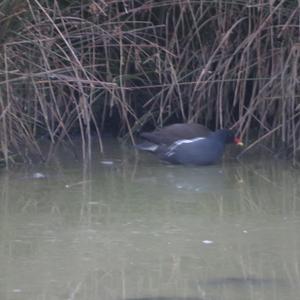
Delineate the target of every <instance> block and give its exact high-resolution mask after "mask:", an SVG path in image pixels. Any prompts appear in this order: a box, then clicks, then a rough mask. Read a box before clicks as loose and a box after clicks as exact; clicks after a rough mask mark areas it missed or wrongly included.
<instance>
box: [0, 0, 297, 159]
mask: <svg viewBox="0 0 300 300" xmlns="http://www.w3.org/2000/svg"><path fill="white" fill-rule="evenodd" d="M299 12H300V10H299V7H298V2H297V1H294V0H289V1H288V0H281V1H267V0H252V1H251V0H219V1H205V0H198V1H192V0H161V1H158V0H149V1H147V0H146V1H142V0H140V1H137V0H135V1H134V0H94V1H92V0H85V1H79V0H74V1H68V0H60V1H55V0H52V1H50V0H48V1H47V0H27V1H25V0H13V1H12V0H10V1H9V0H2V1H0V24H1V32H0V46H1V48H0V53H1V55H0V132H1V135H0V142H1V156H2V160H3V161H5V162H6V164H8V163H9V162H10V160H11V157H12V156H11V153H12V152H17V153H23V152H24V149H26V151H29V152H35V153H39V154H40V155H42V151H41V149H40V143H39V142H38V140H39V138H40V137H41V136H43V135H46V136H47V137H48V138H49V139H50V141H51V143H52V144H55V145H57V144H59V143H61V142H62V141H63V140H65V139H66V138H67V139H71V134H72V133H73V132H79V133H80V137H81V139H82V149H83V156H84V158H89V157H90V156H91V143H92V139H95V137H94V135H93V134H92V133H94V132H96V134H97V139H98V141H99V146H100V150H101V151H103V147H105V145H103V144H102V134H103V133H104V132H106V131H114V132H116V133H118V134H119V135H120V136H124V135H126V136H128V137H129V138H130V139H131V141H132V142H134V135H135V133H136V131H138V130H140V128H141V127H144V128H153V127H155V126H162V125H164V124H167V123H171V122H175V121H182V122H200V123H203V124H206V125H207V126H209V127H210V128H212V129H214V128H219V127H234V128H236V129H237V130H238V131H240V133H241V135H242V137H243V138H244V139H245V140H246V141H247V142H248V145H249V148H251V147H254V146H256V145H258V144H259V145H264V146H266V147H268V149H269V150H270V151H272V152H271V153H278V152H281V151H282V150H285V152H286V153H287V154H288V157H289V158H291V159H292V160H293V162H294V163H296V161H297V156H298V159H299V152H300V151H299V147H300V137H299V136H300V101H299V94H298V93H299V84H298V81H299V74H298V72H299V53H300V42H299V34H300V24H299V22H300V18H299Z"/></svg>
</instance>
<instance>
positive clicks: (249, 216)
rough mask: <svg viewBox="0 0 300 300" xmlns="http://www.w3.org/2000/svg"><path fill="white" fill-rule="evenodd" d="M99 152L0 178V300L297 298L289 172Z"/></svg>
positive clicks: (293, 187) (251, 164)
mask: <svg viewBox="0 0 300 300" xmlns="http://www.w3.org/2000/svg"><path fill="white" fill-rule="evenodd" d="M105 145H106V146H105V155H100V154H97V155H95V156H94V158H93V162H92V166H91V168H84V167H83V165H82V163H81V162H79V161H76V160H74V157H73V156H72V155H71V154H70V152H68V151H66V150H65V151H63V152H62V153H60V155H58V156H57V157H56V159H53V161H52V162H51V163H49V164H47V165H31V166H20V167H15V168H14V169H12V170H9V171H5V170H1V174H0V186H1V198H0V226H1V227H0V228H1V229H0V270H1V272H0V299H1V300H8V299H9V300H11V299H22V300H34V299H43V300H48V299H49V300H50V299H51V300H54V299H55V300H56V299H93V300H94V299H95V300H96V299H97V300H99V299H101V300H124V299H127V300H129V299H130V300H132V299H139V300H184V299H187V300H188V299H190V300H191V299H193V300H196V299H197V300H200V299H208V300H210V299H211V300H223V299H224V300H225V299H226V300H227V299H228V300H229V299H230V300H235V299H239V300H240V299H243V300H247V299H251V300H254V299H255V300H257V299H261V300H267V299H268V300H269V299H272V300H273V299H275V300H276V299H280V300H285V299H288V300H293V299H295V300H296V299H299V294H300V275H299V274H300V268H299V261H300V251H299V249H300V235H299V232H300V194H299V190H300V179H299V178H300V177H299V175H300V171H299V170H296V169H293V168H292V167H290V166H289V164H288V163H286V162H283V161H276V160H272V159H266V158H265V157H257V156H256V157H249V158H244V159H243V160H241V161H236V160H232V159H230V158H228V156H227V157H226V159H225V160H224V162H223V163H222V164H219V165H216V166H209V167H184V166H170V165H166V164H164V163H161V162H159V161H157V160H156V159H155V158H154V157H152V156H151V155H148V154H147V153H139V154H138V155H136V154H135V152H134V151H133V150H132V149H130V148H129V147H121V146H120V145H119V144H118V143H117V142H116V141H113V140H107V141H105ZM37 174H39V175H37Z"/></svg>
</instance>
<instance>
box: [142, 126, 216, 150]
mask: <svg viewBox="0 0 300 300" xmlns="http://www.w3.org/2000/svg"><path fill="white" fill-rule="evenodd" d="M210 133H211V131H210V130H209V129H208V128H207V127H205V126H203V125H200V124H196V123H189V124H187V123H177V124H172V125H169V126H166V127H163V128H159V129H156V130H154V131H151V132H142V133H140V135H139V136H140V138H141V139H142V142H141V143H138V144H137V145H136V147H137V148H138V149H140V150H144V151H151V152H155V151H156V150H157V149H158V146H160V145H166V146H170V145H171V144H173V143H174V142H176V141H178V140H183V139H194V138H196V137H206V136H208V135H209V134H210Z"/></svg>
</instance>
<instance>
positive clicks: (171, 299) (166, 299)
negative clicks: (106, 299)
mask: <svg viewBox="0 0 300 300" xmlns="http://www.w3.org/2000/svg"><path fill="white" fill-rule="evenodd" d="M124 300H203V298H197V297H159V296H157V297H141V298H126V299H124Z"/></svg>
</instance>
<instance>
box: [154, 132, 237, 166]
mask: <svg viewBox="0 0 300 300" xmlns="http://www.w3.org/2000/svg"><path fill="white" fill-rule="evenodd" d="M226 144H238V145H242V142H241V140H240V139H239V138H238V137H236V136H235V132H234V131H232V130H228V129H219V130H217V131H215V132H213V133H211V134H210V135H209V136H207V137H197V138H193V139H184V140H178V141H176V142H174V143H173V144H171V145H170V146H165V145H160V146H159V147H158V148H157V149H156V151H155V153H156V154H157V155H158V157H159V158H160V159H162V160H165V161H168V162H170V163H173V164H183V165H210V164H214V163H216V162H217V161H218V160H220V159H221V157H222V155H223V153H224V149H225V145H226Z"/></svg>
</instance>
